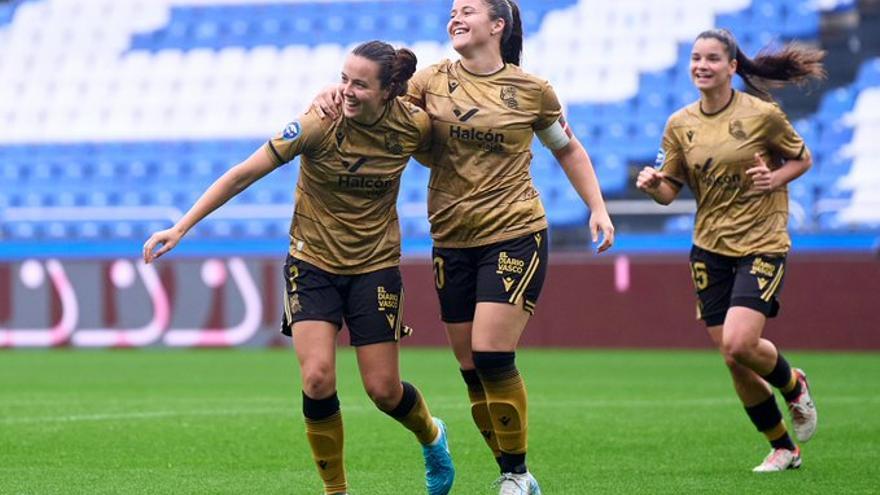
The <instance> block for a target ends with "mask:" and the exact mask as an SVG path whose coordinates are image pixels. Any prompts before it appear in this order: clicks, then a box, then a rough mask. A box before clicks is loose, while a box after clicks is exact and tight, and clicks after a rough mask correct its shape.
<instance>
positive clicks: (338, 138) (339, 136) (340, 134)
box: [336, 129, 345, 146]
mask: <svg viewBox="0 0 880 495" xmlns="http://www.w3.org/2000/svg"><path fill="white" fill-rule="evenodd" d="M343 139H345V133H343V132H342V129H339V130H337V131H336V146H341V145H342V140H343Z"/></svg>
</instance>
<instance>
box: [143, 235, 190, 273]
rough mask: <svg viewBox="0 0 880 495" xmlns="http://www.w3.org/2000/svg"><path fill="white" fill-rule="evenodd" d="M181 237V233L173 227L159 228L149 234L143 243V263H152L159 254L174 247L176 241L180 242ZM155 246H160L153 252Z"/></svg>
mask: <svg viewBox="0 0 880 495" xmlns="http://www.w3.org/2000/svg"><path fill="white" fill-rule="evenodd" d="M181 237H183V234H181V233H180V232H179V231H178V230H177V229H175V228H170V229H167V230H160V231H159V232H156V233H155V234H153V235H151V236H150V238H149V239H147V242H145V243H144V253H143V256H144V263H147V264H149V263H152V262H153V260H155V259H156V258H158V257H159V256H162V255H163V254H165V253H167V252H168V251H171V250H172V249H174V246H177V243H178V242H180V238H181ZM157 246H160V247H159V249H158V250H156V251H155V252H153V250H155V249H156V247H157Z"/></svg>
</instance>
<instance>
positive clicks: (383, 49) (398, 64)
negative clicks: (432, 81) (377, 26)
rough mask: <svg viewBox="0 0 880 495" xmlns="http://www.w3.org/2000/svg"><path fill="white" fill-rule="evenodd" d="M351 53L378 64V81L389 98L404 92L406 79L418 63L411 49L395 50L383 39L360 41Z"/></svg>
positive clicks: (410, 75)
mask: <svg viewBox="0 0 880 495" xmlns="http://www.w3.org/2000/svg"><path fill="white" fill-rule="evenodd" d="M351 53H352V55H357V56H359V57H363V58H365V59H367V60H372V61H373V62H376V63H377V64H379V83H380V86H381V88H382V89H388V90H390V91H389V93H390V94H389V95H388V98H389V99H391V98H396V97H398V96H403V95H405V94H406V87H407V81H409V78H411V77H412V75H413V74H415V72H416V65H417V64H418V59H417V58H416V54H415V53H413V52H412V51H411V50H408V49H406V48H399V49H397V50H395V49H394V47H393V46H391V45H389V44H388V43H385V42H384V41H378V40H374V41H367V42H366V43H361V44H360V45H358V46H357V47H355V49H354V50H352V51H351Z"/></svg>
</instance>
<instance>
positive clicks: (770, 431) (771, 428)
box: [746, 395, 795, 450]
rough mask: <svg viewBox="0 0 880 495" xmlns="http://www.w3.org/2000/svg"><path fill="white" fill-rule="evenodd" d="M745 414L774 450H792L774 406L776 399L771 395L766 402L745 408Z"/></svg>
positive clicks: (786, 431)
mask: <svg viewBox="0 0 880 495" xmlns="http://www.w3.org/2000/svg"><path fill="white" fill-rule="evenodd" d="M746 414H748V415H749V419H751V420H752V423H753V424H754V425H755V427H756V428H757V429H758V431H760V432H761V433H763V434H764V436H765V437H767V440H768V441H769V442H770V445H771V446H772V447H773V448H774V449H788V450H794V449H795V446H794V442H792V441H791V437H790V436H789V435H788V430H786V429H785V422H783V421H782V413H781V412H780V411H779V407H777V405H776V398H775V397H774V396H773V395H771V396H770V397H768V398H767V399H766V400H764V401H763V402H761V403H759V404H755V405H754V406H747V407H746Z"/></svg>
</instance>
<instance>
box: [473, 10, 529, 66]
mask: <svg viewBox="0 0 880 495" xmlns="http://www.w3.org/2000/svg"><path fill="white" fill-rule="evenodd" d="M483 3H485V4H486V6H488V7H489V16H490V17H491V18H492V19H503V20H504V33H503V34H502V35H501V59H502V60H504V63H506V64H513V65H519V63H520V59H522V45H523V29H522V19H520V15H519V5H517V4H516V1H515V0H483Z"/></svg>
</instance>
